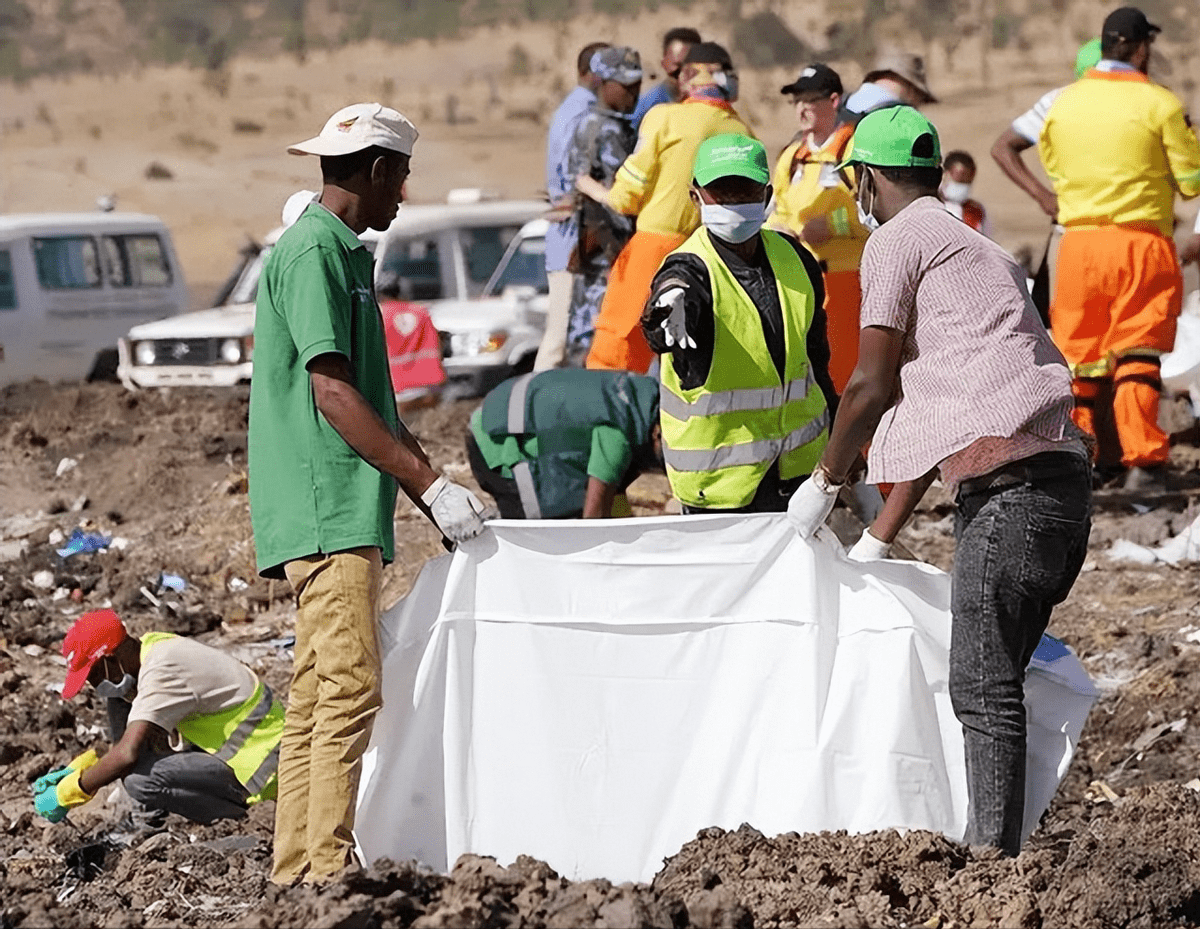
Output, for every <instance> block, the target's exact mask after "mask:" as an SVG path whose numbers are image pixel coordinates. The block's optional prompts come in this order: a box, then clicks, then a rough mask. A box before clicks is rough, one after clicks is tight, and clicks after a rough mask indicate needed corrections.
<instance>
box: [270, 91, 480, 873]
mask: <svg viewBox="0 0 1200 929" xmlns="http://www.w3.org/2000/svg"><path fill="white" fill-rule="evenodd" d="M416 138H417V131H416V129H415V128H414V127H413V125H412V123H410V122H409V121H408V120H407V119H406V118H405V117H404V116H402V115H401V114H400V113H397V112H396V111H395V110H391V109H388V108H386V107H383V106H381V105H379V104H378V103H361V104H355V105H353V106H349V107H346V108H344V109H342V110H339V111H338V112H337V113H335V114H334V115H333V116H332V117H331V118H330V119H329V121H328V122H327V123H326V124H325V127H324V128H323V129H322V130H321V133H320V135H318V136H316V137H315V138H312V139H309V140H307V141H305V142H301V143H299V144H297V145H295V146H293V147H292V148H290V149H289V150H288V151H289V152H291V153H292V154H300V155H305V154H308V155H318V156H320V158H321V174H322V177H323V182H324V183H323V187H322V189H321V192H320V194H318V195H317V197H316V198H314V200H313V202H311V203H310V204H308V206H307V207H305V208H304V211H303V212H302V213H301V215H300V217H299V218H298V219H297V220H296V222H295V223H294V224H293V225H292V226H291V227H290V228H289V229H288V230H287V231H286V232H285V233H284V234H283V235H282V236H281V237H280V239H279V242H278V244H277V245H276V246H275V248H274V250H273V251H272V253H271V256H270V259H269V260H268V261H267V264H266V268H265V269H264V271H263V279H262V283H261V285H260V286H259V291H258V306H257V313H256V319H255V328H254V342H255V357H254V380H253V384H252V386H251V390H250V441H249V446H250V516H251V521H252V523H253V527H254V542H255V547H256V549H257V555H258V569H259V573H260V574H262V575H263V576H264V577H272V578H283V577H286V578H287V580H288V581H289V582H290V583H291V585H292V587H293V588H294V590H295V592H296V605H297V611H296V646H295V666H294V669H293V674H292V685H291V690H290V693H289V696H288V708H287V721H286V726H285V729H284V734H283V741H282V743H281V746H280V757H279V797H278V801H277V806H276V814H275V867H274V872H273V874H272V877H271V879H272V880H273V881H275V882H277V883H291V882H293V881H296V880H300V879H303V880H305V881H320V880H325V879H328V878H330V877H332V876H333V875H335V874H336V873H338V872H339V871H341V870H342V869H343V868H345V867H346V866H347V865H349V864H352V863H353V862H354V837H353V834H352V830H353V828H354V805H355V798H356V795H357V792H358V779H359V774H360V772H361V768H362V754H363V752H364V751H365V749H366V747H367V742H368V741H369V740H370V736H371V725H372V722H373V720H374V717H375V713H376V712H377V711H378V709H379V706H380V702H381V698H380V687H379V675H380V654H379V641H378V634H377V630H376V622H377V620H378V618H379V594H380V584H381V576H382V570H383V564H384V563H386V562H389V561H391V560H392V558H393V554H394V539H393V534H392V519H393V513H394V509H395V504H396V491H397V484H398V485H399V488H400V489H402V490H403V491H404V493H405V494H406V495H407V496H408V497H409V498H410V499H411V500H412V501H413V502H414V503H415V504H416V505H417V506H418V507H419V508H420V509H421V510H422V511H423V512H424V513H425V515H426V516H428V517H429V518H430V519H431V520H433V522H434V523H436V525H437V526H438V528H439V529H440V530H441V531H442V533H443V535H444V536H446V538H448V539H449V540H450V541H452V542H462V541H465V540H467V539H469V538H471V537H473V536H475V535H477V534H478V533H479V532H481V531H482V530H483V515H484V506H483V504H482V503H480V502H479V500H478V499H477V498H476V497H475V496H474V495H473V494H472V493H471V492H470V491H468V490H467V489H465V488H463V487H460V486H458V485H457V484H452V483H450V482H448V481H447V480H446V479H445V478H444V477H440V476H439V475H438V474H437V472H435V471H434V470H433V469H432V468H431V467H430V464H429V458H428V457H427V456H426V454H425V452H424V451H423V450H422V449H421V446H420V445H419V444H418V443H417V441H416V439H415V438H413V436H412V435H411V434H410V433H409V432H408V430H407V429H405V427H404V424H403V423H401V422H400V421H399V417H398V416H397V414H396V405H395V399H394V396H393V394H392V386H391V379H390V376H389V373H388V361H387V350H386V346H385V340H384V327H383V320H382V317H381V316H380V312H379V307H378V305H377V304H376V302H375V296H374V288H373V286H372V279H371V255H370V253H369V252H368V251H367V249H366V248H365V247H364V246H363V244H362V243H361V242H360V241H359V239H358V235H359V233H362V232H364V231H366V230H367V229H376V230H379V231H381V232H382V231H384V230H386V229H387V228H388V226H389V224H390V223H391V221H392V220H393V219H394V218H395V216H396V211H397V209H398V208H399V203H400V200H401V199H402V196H401V195H402V190H403V186H404V181H405V179H406V178H407V177H408V173H409V171H408V169H409V158H410V156H411V154H412V147H413V143H414V142H415V141H416Z"/></svg>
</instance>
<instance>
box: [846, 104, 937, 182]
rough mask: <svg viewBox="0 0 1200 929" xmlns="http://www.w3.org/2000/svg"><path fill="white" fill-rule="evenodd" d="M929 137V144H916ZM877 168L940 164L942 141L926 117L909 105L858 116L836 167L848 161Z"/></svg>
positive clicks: (891, 107)
mask: <svg viewBox="0 0 1200 929" xmlns="http://www.w3.org/2000/svg"><path fill="white" fill-rule="evenodd" d="M925 135H928V136H932V139H933V145H932V146H929V145H928V144H918V141H919V140H920V139H921V137H922V136H925ZM855 163H858V164H864V165H875V166H876V167H880V168H936V167H937V166H938V165H940V164H941V163H942V143H941V140H939V139H938V131H937V129H936V128H935V127H934V125H933V123H931V122H930V121H929V120H928V119H926V118H925V117H924V116H922V115H921V114H920V113H918V112H917V111H916V110H914V109H913V108H912V107H911V106H889V107H885V108H884V109H882V110H875V111H874V112H871V113H868V114H867V115H866V116H864V117H863V118H862V121H861V122H859V124H858V126H857V127H856V128H855V130H854V138H852V139H851V140H850V145H849V147H848V148H847V149H846V157H845V159H844V160H843V161H842V163H841V164H840V165H838V167H839V168H844V167H846V165H850V164H855Z"/></svg>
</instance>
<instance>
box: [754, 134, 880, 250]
mask: <svg viewBox="0 0 1200 929" xmlns="http://www.w3.org/2000/svg"><path fill="white" fill-rule="evenodd" d="M853 134H854V127H853V126H844V127H840V128H839V129H838V130H837V131H836V132H834V134H833V135H832V136H830V137H829V139H828V140H827V141H826V143H825V144H824V145H823V146H822V147H821V148H819V149H817V150H816V151H813V150H812V149H810V148H809V147H808V144H807V143H806V142H803V141H800V142H793V143H792V144H791V145H789V146H788V147H787V148H785V149H784V150H783V154H782V155H780V156H779V161H778V162H776V164H775V175H774V177H773V178H772V184H773V186H774V188H775V211H774V212H773V213H772V214H771V216H770V218H769V219H768V220H767V224H768V225H769V226H771V227H772V228H774V229H786V230H788V231H789V232H791V233H792V234H793V235H795V236H797V237H798V238H799V237H800V235H801V230H802V229H803V228H804V224H805V223H806V222H808V221H809V220H810V219H816V218H818V217H821V216H824V217H825V218H826V219H827V220H828V222H829V230H830V232H831V233H832V238H830V239H829V240H828V241H826V242H822V243H821V244H819V245H818V244H814V243H810V242H805V243H804V244H805V245H806V246H807V247H808V249H809V251H811V252H812V253H813V254H814V255H816V256H817V258H818V259H820V260H821V261H823V262H825V267H826V270H828V271H830V272H837V271H855V270H857V269H858V265H859V263H860V262H861V261H862V253H863V248H864V246H866V244H867V236H868V235H870V232H869V231H868V230H867V228H866V227H865V226H863V225H862V223H860V222H859V221H858V207H857V206H856V205H855V203H854V191H853V190H852V189H850V188H849V187H847V186H846V184H845V182H844V180H843V179H842V177H841V175H840V174H839V173H838V172H837V171H836V170H835V168H836V166H837V165H838V164H839V163H840V162H841V159H842V154H843V152H844V151H845V149H846V143H848V142H849V140H850V137H851V136H852V135H853ZM802 241H803V240H802Z"/></svg>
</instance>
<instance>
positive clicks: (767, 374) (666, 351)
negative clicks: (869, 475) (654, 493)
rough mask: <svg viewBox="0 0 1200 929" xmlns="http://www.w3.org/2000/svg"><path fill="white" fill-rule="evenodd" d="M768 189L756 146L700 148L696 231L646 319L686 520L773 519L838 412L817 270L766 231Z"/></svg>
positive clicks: (722, 141) (730, 139)
mask: <svg viewBox="0 0 1200 929" xmlns="http://www.w3.org/2000/svg"><path fill="white" fill-rule="evenodd" d="M769 180H770V168H769V167H768V165H767V154H766V149H765V148H764V147H763V145H762V143H761V142H758V141H756V140H754V139H751V138H748V137H747V136H745V135H741V134H736V133H733V134H725V135H719V136H715V137H713V138H711V139H708V140H707V141H705V142H704V143H703V144H702V145H700V147H699V149H698V151H697V154H696V160H695V165H694V173H693V183H692V188H691V196H692V199H693V202H694V203H695V204H696V207H697V210H698V212H699V214H700V222H701V226H700V228H699V229H697V230H696V231H695V232H694V233H693V234H692V235H691V237H690V238H688V240H687V241H686V242H684V243H683V245H681V246H680V247H679V248H677V249H676V250H675V251H674V252H672V253H671V254H670V255H668V256H667V258H666V260H665V261H664V262H663V264H662V267H661V268H660V269H659V271H658V273H657V274H656V275H655V277H654V281H653V284H652V285H651V292H650V299H649V301H648V302H647V303H646V307H645V310H644V312H643V314H642V321H641V322H642V332H643V334H644V335H645V337H646V341H647V342H648V343H649V345H650V347H651V348H652V349H653V350H654V351H655V352H657V353H659V354H660V355H661V362H662V369H661V377H662V387H663V390H662V395H661V407H660V419H661V423H662V441H663V457H664V459H665V461H666V465H667V476H668V478H669V479H670V482H671V489H672V491H673V492H674V494H675V496H676V497H678V498H679V500H680V502H681V503H682V504H683V507H684V511H685V512H688V513H696V512H714V511H720V512H727V513H728V512H782V511H783V510H784V509H786V507H787V501H788V497H789V496H790V495H791V493H792V491H793V490H795V488H796V487H797V486H799V484H800V482H801V481H803V480H804V478H805V477H806V476H807V475H808V474H810V473H811V472H812V469H813V466H814V465H815V464H816V462H817V460H818V458H819V457H820V455H821V450H822V449H823V448H824V447H825V441H826V439H827V437H828V427H829V421H830V418H831V415H832V412H833V408H834V405H835V404H836V403H837V396H836V394H835V392H834V389H833V383H832V382H831V381H830V379H829V372H828V364H829V345H828V343H827V342H826V338H825V311H824V309H823V306H824V302H825V291H824V285H823V283H822V280H821V269H820V267H819V265H818V264H817V261H816V259H815V258H814V257H813V256H812V254H811V253H810V252H809V251H808V250H807V249H805V248H804V247H803V246H802V245H800V244H799V243H797V242H796V241H795V240H794V239H790V238H787V237H785V236H781V235H779V234H778V233H775V232H772V231H770V230H764V229H763V228H762V227H763V222H764V220H765V219H766V201H767V198H768V196H769V194H770V188H769V186H768V182H769ZM764 397H769V398H772V399H771V402H769V403H764V402H763V398H764Z"/></svg>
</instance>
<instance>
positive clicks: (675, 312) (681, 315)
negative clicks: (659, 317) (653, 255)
mask: <svg viewBox="0 0 1200 929" xmlns="http://www.w3.org/2000/svg"><path fill="white" fill-rule="evenodd" d="M683 297H684V293H683V288H682V287H672V288H671V289H670V290H667V291H664V292H663V293H661V294H659V297H658V299H657V300H656V301H655V302H654V305H655V306H656V307H668V306H669V307H670V308H671V312H670V314H668V316H667V318H666V319H664V320H663V321H662V323H660V324H659V325H660V327H661V328H662V331H663V340H664V341H665V342H666V343H667V345H668V346H675V345H678V346H679V347H680V348H684V349H687V348H695V347H696V340H695V339H693V338H692V337H691V336H690V335H688V331H687V314H686V312H685V310H684V299H683Z"/></svg>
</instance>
